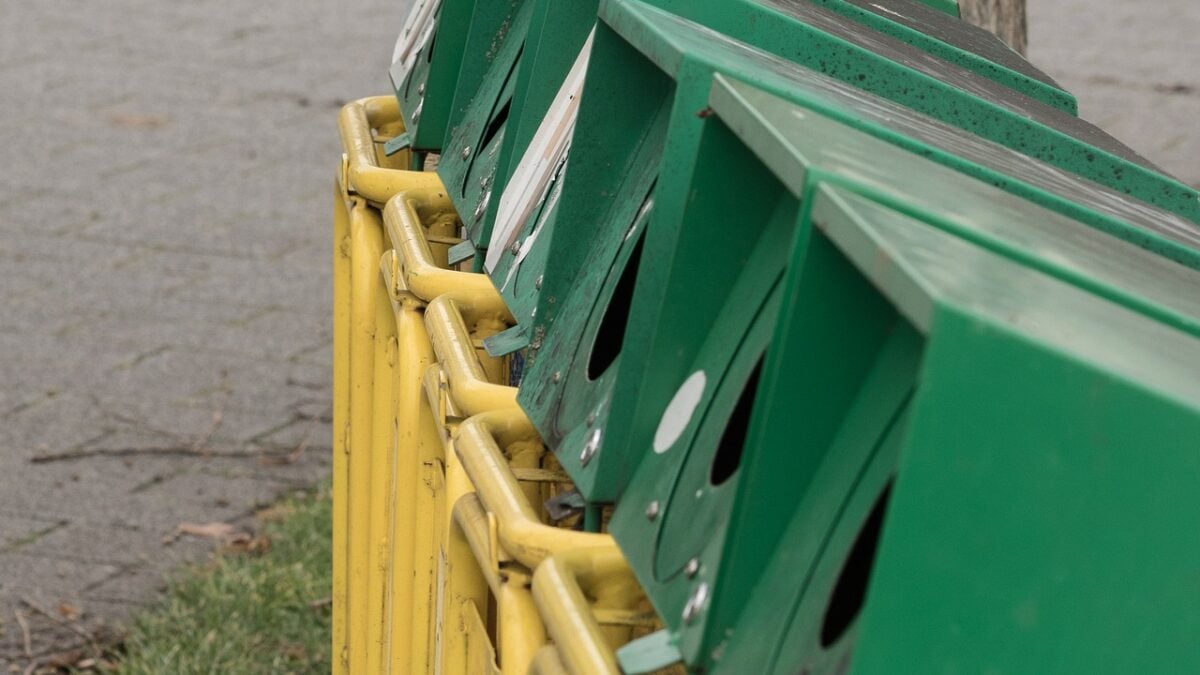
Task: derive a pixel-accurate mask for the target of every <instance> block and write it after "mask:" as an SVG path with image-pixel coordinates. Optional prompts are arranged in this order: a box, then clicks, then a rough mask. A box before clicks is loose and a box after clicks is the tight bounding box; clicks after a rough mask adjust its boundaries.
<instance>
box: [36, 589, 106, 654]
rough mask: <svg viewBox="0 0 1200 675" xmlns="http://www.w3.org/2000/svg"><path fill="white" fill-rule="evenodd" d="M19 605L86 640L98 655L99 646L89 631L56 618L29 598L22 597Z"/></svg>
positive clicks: (64, 618)
mask: <svg viewBox="0 0 1200 675" xmlns="http://www.w3.org/2000/svg"><path fill="white" fill-rule="evenodd" d="M21 604H23V605H25V606H26V607H28V608H30V609H32V610H33V611H35V612H37V613H38V614H41V615H42V616H44V617H46V618H47V619H50V620H51V621H54V622H55V623H58V624H60V625H63V626H66V627H67V628H68V629H69V630H70V631H71V632H72V633H75V634H76V635H78V636H79V637H81V638H83V639H84V640H87V643H88V646H89V647H91V648H92V650H93V651H95V652H96V654H97V655H99V653H100V647H99V645H97V644H96V636H95V635H92V633H91V631H88V630H86V629H84V628H81V627H80V626H79V625H77V624H76V623H75V622H74V621H70V620H68V619H67V618H66V617H61V616H58V615H57V614H54V613H52V612H49V611H47V610H46V609H44V608H43V607H42V606H41V605H39V604H37V603H36V602H34V601H33V600H30V599H29V598H26V597H22V598H21Z"/></svg>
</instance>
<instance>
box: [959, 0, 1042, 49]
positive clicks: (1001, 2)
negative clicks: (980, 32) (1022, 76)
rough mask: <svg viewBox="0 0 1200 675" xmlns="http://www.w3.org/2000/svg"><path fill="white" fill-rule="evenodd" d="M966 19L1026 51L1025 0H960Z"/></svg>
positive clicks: (961, 9) (960, 8)
mask: <svg viewBox="0 0 1200 675" xmlns="http://www.w3.org/2000/svg"><path fill="white" fill-rule="evenodd" d="M958 11H959V14H961V15H962V18H963V19H964V20H965V21H968V22H970V23H973V24H975V25H976V26H979V27H980V28H986V29H987V30H989V31H991V32H993V33H995V34H996V35H998V36H999V37H1000V39H1001V40H1004V42H1005V43H1007V44H1008V46H1009V47H1012V48H1013V49H1014V50H1016V51H1017V52H1018V53H1020V54H1024V53H1025V44H1026V39H1027V35H1026V24H1025V0H958Z"/></svg>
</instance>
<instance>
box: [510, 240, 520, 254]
mask: <svg viewBox="0 0 1200 675" xmlns="http://www.w3.org/2000/svg"><path fill="white" fill-rule="evenodd" d="M508 252H509V253H511V254H513V255H516V254H518V253H520V252H521V242H518V241H514V242H513V245H512V246H509V247H508Z"/></svg>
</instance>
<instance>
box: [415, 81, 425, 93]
mask: <svg viewBox="0 0 1200 675" xmlns="http://www.w3.org/2000/svg"><path fill="white" fill-rule="evenodd" d="M417 95H418V96H424V95H425V83H424V82H422V83H421V84H420V85H419V86H418V87H417Z"/></svg>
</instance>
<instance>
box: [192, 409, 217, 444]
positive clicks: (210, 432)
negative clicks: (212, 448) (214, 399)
mask: <svg viewBox="0 0 1200 675" xmlns="http://www.w3.org/2000/svg"><path fill="white" fill-rule="evenodd" d="M223 417H224V415H223V414H222V413H221V411H220V410H214V411H213V415H212V427H210V428H209V430H208V433H207V434H205V435H204V438H201V439H200V440H198V441H196V442H195V443H193V444H192V450H194V451H196V452H202V451H203V450H204V448H205V446H207V445H208V441H209V440H211V439H212V437H213V434H215V433H217V429H220V428H221V420H222V418H223Z"/></svg>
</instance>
